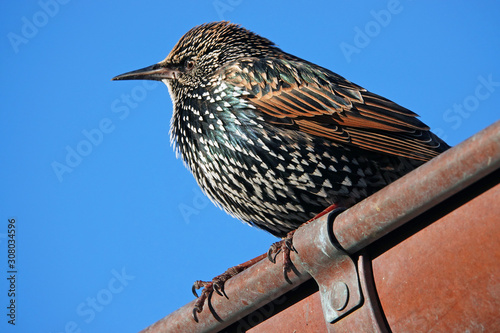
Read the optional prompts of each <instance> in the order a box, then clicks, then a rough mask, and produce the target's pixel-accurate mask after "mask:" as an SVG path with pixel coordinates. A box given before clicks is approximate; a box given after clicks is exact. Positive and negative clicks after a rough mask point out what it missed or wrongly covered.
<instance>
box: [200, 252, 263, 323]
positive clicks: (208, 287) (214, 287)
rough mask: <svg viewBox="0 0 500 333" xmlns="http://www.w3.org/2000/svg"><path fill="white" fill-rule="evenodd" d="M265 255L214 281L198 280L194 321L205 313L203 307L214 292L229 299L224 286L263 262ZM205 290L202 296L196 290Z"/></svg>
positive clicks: (230, 269) (229, 271)
mask: <svg viewBox="0 0 500 333" xmlns="http://www.w3.org/2000/svg"><path fill="white" fill-rule="evenodd" d="M265 256H266V255H265V254H263V255H260V256H258V257H256V258H254V259H251V260H249V261H247V262H244V263H243V264H240V265H236V266H234V267H231V268H229V269H228V270H227V271H225V272H224V273H222V274H221V275H218V276H216V277H214V278H213V279H212V281H201V280H198V281H196V282H195V283H194V284H193V288H192V291H193V294H194V296H196V297H198V299H197V300H196V303H195V304H194V308H193V319H194V320H195V321H196V322H198V313H201V312H202V311H203V306H204V305H205V302H206V301H207V299H208V298H210V297H211V296H212V294H213V293H214V291H215V292H216V293H217V294H218V295H219V296H224V297H226V298H227V299H229V297H227V295H226V292H225V291H224V285H225V283H226V282H227V281H228V280H229V279H230V278H232V277H233V276H235V275H238V274H239V273H241V272H243V271H244V270H245V269H247V268H249V267H251V266H253V265H254V264H256V263H257V262H259V261H261V260H262V259H264V258H265ZM201 288H203V290H202V291H201V295H200V296H198V293H197V292H196V290H198V289H201Z"/></svg>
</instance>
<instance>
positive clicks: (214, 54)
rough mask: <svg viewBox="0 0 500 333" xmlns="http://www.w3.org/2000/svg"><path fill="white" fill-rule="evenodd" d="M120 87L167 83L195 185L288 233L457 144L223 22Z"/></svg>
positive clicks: (233, 209) (191, 34) (181, 151)
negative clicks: (143, 82)
mask: <svg viewBox="0 0 500 333" xmlns="http://www.w3.org/2000/svg"><path fill="white" fill-rule="evenodd" d="M113 80H156V81H162V82H164V83H165V84H166V85H167V87H168V90H169V93H170V96H171V99H172V101H173V115H172V119H171V124H170V138H171V142H172V144H173V146H174V149H175V152H176V154H177V156H180V157H181V158H182V160H183V161H184V163H185V165H186V166H187V168H188V169H189V170H190V171H191V173H192V174H193V176H194V178H195V179H196V181H197V183H198V185H199V186H200V187H201V188H202V190H203V191H204V193H205V194H206V195H207V196H208V197H209V198H210V199H211V200H212V201H213V202H214V203H215V204H216V205H217V206H219V207H221V208H222V209H223V210H225V211H226V212H227V213H229V214H230V215H232V216H234V217H236V218H237V219H239V220H241V221H243V222H246V223H248V224H250V225H252V226H255V227H257V228H260V229H263V230H265V231H267V232H269V233H271V234H272V235H274V236H276V237H280V238H284V237H287V235H289V234H290V233H293V232H294V231H295V230H296V229H297V228H298V227H299V226H300V225H302V224H303V223H304V222H306V221H308V220H310V219H312V218H314V217H315V216H317V215H318V214H320V213H321V212H323V211H325V209H328V207H344V208H348V207H351V206H352V205H354V204H356V203H357V202H359V201H361V200H363V199H364V198H366V197H368V196H370V195H371V194H373V193H375V192H377V191H378V190H380V189H381V188H383V187H385V186H386V185H388V184H389V183H391V182H392V181H394V180H396V179H398V178H400V177H402V176H404V175H405V174H407V173H408V172H410V171H412V170H414V169H416V168H417V167H419V166H420V165H422V164H424V163H425V162H427V161H429V160H430V159H432V158H434V157H436V156H437V155H439V154H440V153H442V152H444V151H446V150H447V149H449V148H450V146H449V145H447V144H446V143H445V142H444V141H443V140H441V139H440V138H439V137H438V136H436V135H435V134H434V133H432V132H431V131H430V129H429V127H428V126H427V125H425V124H424V123H423V122H422V121H420V120H419V119H418V115H417V114H416V113H414V112H412V111H410V110H409V109H406V108H404V107H402V106H400V105H399V104H397V103H395V102H393V101H391V100H389V99H387V98H384V97H382V96H380V95H377V94H375V93H372V92H370V91H368V90H366V89H365V88H363V87H361V86H359V85H357V84H355V83H353V82H351V81H349V80H347V79H345V78H344V77H342V76H340V75H339V74H336V73H334V72H332V71H330V70H328V69H326V68H324V67H321V66H319V65H316V64H314V63H312V62H309V61H307V60H304V59H301V58H299V57H297V56H294V55H292V54H289V53H287V52H285V51H283V50H281V49H280V48H279V47H278V46H277V45H276V44H274V43H273V42H271V41H270V40H268V39H266V38H264V37H261V36H260V35H258V34H256V33H254V32H252V31H250V30H248V29H246V28H244V27H242V26H240V25H238V24H235V23H230V22H227V21H220V22H211V23H205V24H202V25H199V26H196V27H194V28H192V29H191V30H189V31H188V32H187V33H186V34H185V35H184V36H182V37H181V39H180V40H179V41H178V42H177V44H176V45H175V46H174V48H173V49H172V51H171V52H170V53H169V54H168V56H167V57H166V58H165V59H164V60H163V61H160V62H158V63H156V64H154V65H152V66H148V67H145V68H142V69H139V70H135V71H131V72H127V73H125V74H122V75H118V76H116V77H114V78H113ZM288 246H289V245H288ZM216 291H217V290H216ZM201 306H202V305H201ZM198 310H200V309H199V308H198V309H196V311H198ZM200 311H201V310H200ZM198 312H199V311H198Z"/></svg>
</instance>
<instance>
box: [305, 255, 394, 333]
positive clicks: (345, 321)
mask: <svg viewBox="0 0 500 333" xmlns="http://www.w3.org/2000/svg"><path fill="white" fill-rule="evenodd" d="M357 261H358V264H357V266H358V271H359V279H360V284H361V290H362V293H363V298H364V302H363V304H362V305H361V306H360V307H359V308H357V309H356V310H355V311H353V312H351V313H349V314H348V315H347V316H346V317H344V318H342V319H341V320H339V321H337V322H335V323H333V324H332V325H328V327H327V328H328V332H331V333H334V332H335V333H343V332H345V333H352V332H370V333H385V332H390V330H389V329H388V327H387V325H386V323H385V320H384V316H383V314H382V308H381V306H380V304H379V302H378V296H377V292H376V290H375V285H374V282H373V275H372V267H371V261H370V259H369V258H368V257H367V256H365V255H361V256H359V257H358V260H357ZM297 324H298V323H297ZM310 332H312V331H310Z"/></svg>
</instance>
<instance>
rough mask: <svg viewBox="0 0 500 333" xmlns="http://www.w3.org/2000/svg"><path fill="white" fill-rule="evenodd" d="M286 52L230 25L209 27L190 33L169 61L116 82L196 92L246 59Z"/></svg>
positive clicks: (124, 75)
mask: <svg viewBox="0 0 500 333" xmlns="http://www.w3.org/2000/svg"><path fill="white" fill-rule="evenodd" d="M279 54H282V51H281V50H280V49H278V48H277V47H276V46H274V44H273V43H272V42H271V41H269V40H268V39H266V38H263V37H260V36H259V35H257V34H255V33H253V32H251V31H249V30H247V29H245V28H242V27H240V26H239V25H236V24H232V23H229V22H224V21H223V22H213V23H206V24H202V25H199V26H197V27H194V28H193V29H191V30H189V31H188V32H187V33H186V34H185V35H184V36H182V38H181V39H180V40H179V41H178V42H177V44H176V45H175V46H174V48H173V49H172V51H171V52H170V54H169V55H168V56H167V57H166V58H165V60H163V61H160V62H159V63H157V64H154V65H152V66H149V67H146V68H142V69H139V70H136V71H132V72H128V73H125V74H122V75H118V76H116V77H114V78H113V80H156V81H163V82H165V83H167V85H172V86H180V87H186V88H188V89H189V88H194V87H197V86H199V85H200V84H201V83H203V82H204V81H206V80H209V79H210V78H211V77H212V75H213V74H214V73H215V72H216V71H217V70H218V69H219V68H221V67H222V66H224V65H225V64H227V63H230V62H232V61H234V60H237V59H240V58H245V57H257V58H261V57H268V56H278V55H279Z"/></svg>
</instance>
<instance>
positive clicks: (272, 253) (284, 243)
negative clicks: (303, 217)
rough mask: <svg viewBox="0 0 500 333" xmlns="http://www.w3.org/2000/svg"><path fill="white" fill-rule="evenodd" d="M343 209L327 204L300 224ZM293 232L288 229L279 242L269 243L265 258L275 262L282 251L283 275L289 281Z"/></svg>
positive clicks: (291, 267)
mask: <svg viewBox="0 0 500 333" xmlns="http://www.w3.org/2000/svg"><path fill="white" fill-rule="evenodd" d="M344 210H345V208H344V207H341V206H339V205H336V204H333V205H331V206H329V207H328V208H327V209H325V210H324V211H322V212H321V213H319V214H318V215H316V216H315V217H313V218H312V219H310V220H309V221H307V222H305V223H304V224H302V225H301V226H303V225H306V224H308V223H309V222H311V221H314V220H316V219H318V218H320V217H321V216H323V215H326V214H329V213H330V212H334V211H336V214H337V215H338V214H340V213H341V212H343V211H344ZM294 233H295V230H292V231H290V232H289V233H288V234H287V235H286V236H285V237H283V238H282V239H281V240H280V241H279V242H276V243H274V244H273V245H271V247H270V248H269V251H267V258H268V259H269V261H271V262H272V263H276V257H277V256H278V254H279V253H280V252H282V253H283V275H284V276H285V280H286V281H290V280H289V279H288V276H287V274H288V272H290V271H291V270H293V268H294V266H293V263H292V261H291V260H290V251H293V252H295V253H297V250H296V249H295V247H294V246H293V234H294Z"/></svg>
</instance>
